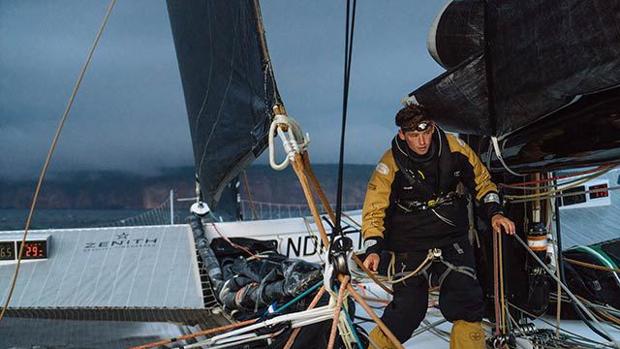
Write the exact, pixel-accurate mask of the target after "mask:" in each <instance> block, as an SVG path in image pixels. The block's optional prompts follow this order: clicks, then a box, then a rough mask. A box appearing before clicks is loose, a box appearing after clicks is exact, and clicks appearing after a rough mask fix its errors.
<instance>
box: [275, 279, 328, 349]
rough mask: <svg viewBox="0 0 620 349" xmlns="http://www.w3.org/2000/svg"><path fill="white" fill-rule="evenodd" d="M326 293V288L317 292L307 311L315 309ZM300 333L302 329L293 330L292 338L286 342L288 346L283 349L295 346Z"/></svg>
mask: <svg viewBox="0 0 620 349" xmlns="http://www.w3.org/2000/svg"><path fill="white" fill-rule="evenodd" d="M324 293H325V287H321V288H320V289H319V292H317V294H316V296H314V299H312V302H310V305H309V306H308V309H306V310H310V309H312V308H314V307H315V306H316V305H317V304H318V303H319V301H320V300H321V297H323V294H324ZM300 331H301V328H296V329H294V330H293V332H292V333H291V336H290V337H288V340H287V341H286V344H285V345H284V348H283V349H290V348H291V347H292V346H293V343H295V339H296V338H297V336H298V335H299V332H300Z"/></svg>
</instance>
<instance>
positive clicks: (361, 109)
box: [0, 0, 441, 178]
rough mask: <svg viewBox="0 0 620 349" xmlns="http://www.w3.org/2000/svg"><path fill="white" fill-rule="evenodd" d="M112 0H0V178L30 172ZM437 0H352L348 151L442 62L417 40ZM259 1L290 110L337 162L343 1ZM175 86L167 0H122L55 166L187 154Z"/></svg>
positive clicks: (365, 146)
mask: <svg viewBox="0 0 620 349" xmlns="http://www.w3.org/2000/svg"><path fill="white" fill-rule="evenodd" d="M107 4H108V2H107V1H104V0H101V1H88V2H85V1H78V0H63V1H53V2H40V1H29V0H24V1H2V2H0V37H2V40H0V52H2V55H0V150H1V151H2V153H3V157H1V158H0V178H1V177H9V176H13V177H15V176H31V177H33V176H36V175H37V171H38V169H39V168H40V167H41V164H42V161H43V158H44V156H45V154H46V152H47V148H48V147H49V143H50V141H51V137H52V135H53V133H54V130H55V128H56V125H57V123H58V120H59V118H60V115H61V114H62V112H63V110H64V108H65V106H66V103H67V100H68V98H69V95H70V93H71V90H72V88H73V84H74V82H75V80H76V78H77V76H78V73H79V71H80V69H81V66H82V64H83V62H84V60H85V57H86V54H87V52H88V49H89V47H90V45H91V44H92V40H93V39H94V36H95V33H96V31H97V28H98V27H99V25H100V23H101V20H102V18H103V15H104V13H105V9H106V6H107ZM440 6H441V4H440V2H437V3H435V2H429V1H422V0H419V1H413V2H412V1H405V0H402V1H385V2H373V1H369V2H361V3H360V4H358V17H357V19H356V32H355V41H354V51H353V66H352V77H351V91H350V100H349V123H348V126H347V143H346V144H347V155H346V159H347V161H349V162H354V163H374V162H375V161H376V159H377V158H378V157H379V156H380V154H381V153H382V152H383V151H384V149H385V147H386V146H387V144H388V142H389V139H390V138H391V135H392V134H393V132H394V130H395V129H394V127H393V115H394V113H395V112H396V111H397V110H398V108H399V104H398V102H399V100H400V98H401V97H402V96H403V95H404V94H405V93H407V92H410V91H411V90H413V89H414V88H415V87H417V86H419V85H421V84H422V83H424V82H425V81H427V80H429V79H431V78H432V77H434V76H435V75H437V74H438V73H439V72H440V69H439V68H438V66H437V65H436V64H435V63H434V62H433V61H432V60H431V59H430V56H429V55H428V53H426V48H425V42H426V33H427V31H428V26H429V25H430V23H431V21H432V19H433V17H434V15H435V13H436V11H437V10H438V9H439V7H440ZM262 13H263V17H264V21H265V27H266V31H267V40H268V45H269V49H270V53H271V56H272V61H273V64H274V67H275V73H276V78H277V81H278V86H279V89H280V91H281V93H282V95H283V98H284V101H285V103H286V104H287V109H288V110H289V112H290V113H291V114H292V115H293V116H295V117H296V118H297V119H298V120H299V121H300V122H301V124H302V126H303V127H304V129H305V130H306V131H307V132H310V133H311V137H312V140H313V144H312V146H311V152H312V159H313V160H314V161H316V162H335V161H337V158H338V154H337V151H338V146H339V135H340V118H341V113H342V106H341V103H342V75H343V73H342V65H343V60H344V58H343V50H344V47H343V46H344V4H343V3H341V2H336V1H330V0H322V1H311V2H310V1H309V2H291V1H284V0H269V1H264V2H263V3H262ZM182 93H183V92H182V86H181V82H180V77H179V71H178V66H177V63H176V55H175V52H174V45H173V41H172V35H171V30H170V24H169V21H168V18H167V12H166V8H165V4H164V3H162V2H153V1H148V0H141V1H137V0H133V1H122V2H118V4H117V6H116V8H115V9H114V12H113V13H112V16H111V18H110V22H109V23H108V27H107V29H106V31H105V32H104V36H103V37H102V39H101V42H100V46H99V47H98V48H97V51H96V52H95V56H94V59H93V61H92V65H91V67H90V69H89V71H88V72H87V75H86V77H85V79H84V81H83V84H82V87H81V89H80V91H79V93H78V95H77V98H76V100H75V104H74V106H73V110H72V112H71V114H70V118H69V121H68V123H67V125H66V129H65V130H64V133H63V135H62V137H61V141H60V144H59V148H58V153H57V154H56V156H55V157H54V163H53V165H52V169H54V170H58V171H62V170H74V169H80V170H83V169H86V170H87V169H114V170H128V171H133V172H140V173H142V174H149V173H154V172H156V171H157V169H158V168H159V167H169V166H175V165H191V164H192V159H193V155H192V153H191V152H192V150H191V143H190V139H189V128H188V126H187V116H186V111H185V102H184V99H183V94H182ZM6 154H8V155H6ZM262 160H263V159H261V161H262Z"/></svg>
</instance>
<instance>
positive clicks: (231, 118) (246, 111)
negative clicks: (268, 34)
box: [167, 0, 279, 208]
mask: <svg viewBox="0 0 620 349" xmlns="http://www.w3.org/2000/svg"><path fill="white" fill-rule="evenodd" d="M167 4H168V13H169V17H170V23H171V26H172V34H173V37H174V44H175V47H176V53H177V58H178V63H179V70H180V73H181V81H182V83H183V91H184V93H185V104H186V108H187V115H188V119H189V127H190V132H191V137H192V144H193V150H194V161H195V166H196V177H197V180H198V181H199V183H200V188H201V196H202V200H204V201H205V202H206V203H207V204H208V205H209V206H210V207H211V208H214V207H215V206H216V205H217V203H218V201H219V199H220V196H221V194H222V191H223V190H224V187H225V186H226V184H227V183H228V182H229V181H231V180H232V179H233V178H234V177H235V176H237V175H238V174H239V172H241V171H242V170H243V169H244V168H245V167H246V166H248V165H249V163H250V162H252V161H253V160H254V159H255V158H256V157H257V156H259V155H260V154H261V152H262V151H263V150H265V148H266V146H267V134H268V131H269V123H270V121H271V119H272V107H273V106H274V105H275V104H276V102H278V101H279V94H278V92H277V88H276V83H275V81H274V78H273V72H272V70H271V66H270V64H269V57H268V53H267V49H266V46H265V40H264V35H263V34H264V32H263V30H262V19H261V16H260V9H259V6H258V1H242V0H234V1H198V0H168V1H167Z"/></svg>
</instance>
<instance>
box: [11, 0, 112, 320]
mask: <svg viewBox="0 0 620 349" xmlns="http://www.w3.org/2000/svg"><path fill="white" fill-rule="evenodd" d="M115 4H116V0H111V1H110V4H109V5H108V8H107V10H106V13H105V16H104V18H103V22H102V23H101V26H100V27H99V31H98V32H97V36H96V37H95V41H94V42H93V45H92V46H91V48H90V51H89V52H88V56H87V58H86V62H85V63H84V66H83V67H82V70H81V71H80V75H79V76H78V79H77V81H76V82H75V85H74V87H73V91H72V92H71V96H70V97H69V101H68V102H67V106H66V108H65V111H64V113H63V115H62V117H61V118H60V123H59V124H58V127H57V128H56V133H55V134H54V138H53V139H52V144H51V146H50V148H49V150H48V152H47V157H46V158H45V162H44V163H43V168H42V169H41V173H40V174H39V180H38V182H37V186H36V188H35V190H34V195H33V197H32V204H31V205H30V211H29V212H28V218H27V219H26V226H25V228H24V235H23V237H22V243H21V247H20V249H19V254H18V256H17V264H16V265H15V272H14V273H13V279H12V281H11V286H10V288H9V294H8V296H7V298H6V301H5V302H4V305H3V307H2V312H1V313H0V321H2V319H3V318H4V314H5V313H6V311H7V309H8V308H9V304H10V302H11V297H12V296H13V291H15V285H16V283H17V276H18V275H19V269H20V266H21V261H22V257H23V254H24V247H25V246H26V238H27V237H28V229H30V224H31V222H32V217H33V216H34V210H35V207H36V205H37V200H38V198H39V193H40V192H41V187H42V186H43V180H44V179H45V175H46V174H47V169H48V167H49V165H50V162H51V160H52V155H53V154H54V151H55V150H56V145H57V144H58V139H59V138H60V133H61V132H62V129H63V127H64V125H65V122H66V121H67V118H68V116H69V112H70V111H71V107H72V106H73V101H74V100H75V96H76V95H77V92H78V90H79V89H80V86H81V84H82V80H83V79H84V75H85V74H86V69H87V68H88V66H89V65H90V62H91V60H92V57H93V54H94V52H95V49H96V48H97V45H98V43H99V39H100V38H101V35H102V34H103V30H104V29H105V26H106V24H107V23H108V18H110V14H111V13H112V9H113V8H114V5H115Z"/></svg>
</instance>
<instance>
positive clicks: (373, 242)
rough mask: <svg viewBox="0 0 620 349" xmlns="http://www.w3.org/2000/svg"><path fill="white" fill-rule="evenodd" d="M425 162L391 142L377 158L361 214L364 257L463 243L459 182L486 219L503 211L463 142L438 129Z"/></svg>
mask: <svg viewBox="0 0 620 349" xmlns="http://www.w3.org/2000/svg"><path fill="white" fill-rule="evenodd" d="M425 157H426V158H424V157H420V156H417V155H416V154H414V153H413V152H412V151H410V150H409V148H408V147H407V144H406V142H404V141H401V140H400V139H399V138H398V137H394V140H393V141H392V149H390V150H388V151H386V152H385V154H384V155H383V157H382V158H381V160H380V162H379V164H378V165H377V167H376V169H375V171H374V172H373V174H372V177H371V179H370V181H369V183H368V187H367V191H366V198H365V200H364V207H363V209H362V235H363V237H364V240H365V245H366V247H367V252H379V251H381V250H382V249H384V248H387V249H389V250H391V251H396V252H408V251H415V250H426V249H429V248H432V247H441V246H445V245H447V244H451V243H454V242H456V241H461V240H463V239H466V238H467V231H468V229H467V227H468V215H467V202H466V200H465V199H464V198H463V197H462V196H460V195H458V194H456V188H457V185H458V184H459V183H463V185H464V186H465V187H466V188H467V189H468V190H469V191H470V192H471V193H472V194H473V195H474V196H475V198H476V200H478V201H479V202H481V203H482V204H483V205H482V207H483V209H484V210H485V211H486V213H487V215H488V217H492V215H494V214H496V213H499V212H501V205H500V202H499V196H498V195H497V187H496V186H495V184H493V182H491V177H490V174H489V172H488V170H487V169H486V168H485V167H484V165H483V164H482V163H481V162H480V159H479V158H478V156H477V155H476V154H475V153H474V152H473V150H472V149H471V148H470V147H469V146H468V145H467V144H465V142H463V141H462V140H460V139H459V138H458V137H456V136H454V135H451V134H446V133H444V132H443V131H441V130H440V129H439V128H437V129H436V131H435V133H434V134H433V141H432V143H431V148H430V149H429V153H428V154H427V155H426V156H425Z"/></svg>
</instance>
